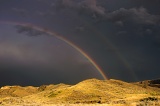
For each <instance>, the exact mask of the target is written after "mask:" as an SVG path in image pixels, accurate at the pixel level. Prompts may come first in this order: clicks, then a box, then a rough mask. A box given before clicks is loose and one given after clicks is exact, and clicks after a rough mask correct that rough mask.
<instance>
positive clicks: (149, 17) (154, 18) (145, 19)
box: [106, 7, 160, 25]
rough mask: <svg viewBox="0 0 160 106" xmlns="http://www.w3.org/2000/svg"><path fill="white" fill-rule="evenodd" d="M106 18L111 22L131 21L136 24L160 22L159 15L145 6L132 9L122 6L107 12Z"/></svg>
mask: <svg viewBox="0 0 160 106" xmlns="http://www.w3.org/2000/svg"><path fill="white" fill-rule="evenodd" d="M106 18H107V20H109V21H111V22H119V23H120V22H122V23H123V22H129V23H134V24H135V23H136V24H146V25H157V24H159V22H160V16H159V15H153V14H150V13H148V11H147V9H145V8H143V7H141V8H131V9H125V8H120V9H119V10H116V11H113V12H111V13H107V14H106ZM120 24H121V23H120Z"/></svg>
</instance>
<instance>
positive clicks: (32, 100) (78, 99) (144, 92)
mask: <svg viewBox="0 0 160 106" xmlns="http://www.w3.org/2000/svg"><path fill="white" fill-rule="evenodd" d="M155 82H156V81H149V80H147V81H141V82H137V83H127V82H123V81H120V80H115V79H110V80H97V79H88V80H85V81H82V82H79V83H78V84H76V85H66V84H57V85H54V84H51V85H42V86H40V87H32V86H27V87H21V86H5V87H1V89H0V104H2V105H9V104H12V105H13V104H14V105H20V106H21V105H22V104H23V105H24V104H26V105H27V104H28V105H42V104H43V105H49V104H108V105H109V104H110V105H111V104H121V105H130V104H135V106H138V105H141V104H144V103H147V104H148V103H150V106H151V104H155V105H156V104H157V106H159V105H160V104H159V102H158V101H159V99H160V88H158V87H157V86H154V87H153V85H156V84H157V82H156V83H155ZM141 106H143V105H141Z"/></svg>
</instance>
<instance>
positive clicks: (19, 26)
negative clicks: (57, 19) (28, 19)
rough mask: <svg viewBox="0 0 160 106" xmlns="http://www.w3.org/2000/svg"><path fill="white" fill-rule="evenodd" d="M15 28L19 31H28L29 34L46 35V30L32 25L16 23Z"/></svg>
mask: <svg viewBox="0 0 160 106" xmlns="http://www.w3.org/2000/svg"><path fill="white" fill-rule="evenodd" d="M15 28H16V29H17V32H18V33H26V34H27V35H28V36H39V35H46V33H45V32H44V31H38V30H35V29H33V28H32V26H22V25H16V26H15Z"/></svg>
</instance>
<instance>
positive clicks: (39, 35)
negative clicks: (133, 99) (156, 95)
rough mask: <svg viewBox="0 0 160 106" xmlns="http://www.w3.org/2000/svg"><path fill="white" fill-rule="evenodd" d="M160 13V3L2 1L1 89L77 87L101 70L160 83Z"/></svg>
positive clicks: (109, 75)
mask: <svg viewBox="0 0 160 106" xmlns="http://www.w3.org/2000/svg"><path fill="white" fill-rule="evenodd" d="M159 9H160V0H1V1H0V81H1V83H0V86H4V85H22V86H26V85H34V86H39V85H43V84H51V83H67V84H75V83H78V82H79V81H82V80H84V79H88V78H98V79H104V78H103V76H102V71H103V74H104V75H105V76H106V77H107V79H119V80H123V81H127V82H134V81H141V80H146V79H157V78H159V75H160V71H159V70H160V65H159V64H160V55H159V54H160V30H159V29H160V13H159ZM48 32H53V33H54V34H51V33H48ZM59 38H60V39H59ZM66 41H67V42H70V43H71V44H70V43H67V42H66ZM73 45H74V46H73ZM76 48H78V49H79V50H81V51H82V52H83V53H82V52H80V51H79V50H77V49H76ZM84 54H85V55H87V56H88V57H89V58H88V57H86V56H85V55H84ZM91 60H92V61H94V63H95V64H96V65H97V66H98V67H99V68H100V69H101V73H100V71H98V69H97V68H96V67H95V64H93V62H92V61H91Z"/></svg>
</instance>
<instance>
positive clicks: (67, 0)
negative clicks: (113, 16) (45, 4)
mask: <svg viewBox="0 0 160 106" xmlns="http://www.w3.org/2000/svg"><path fill="white" fill-rule="evenodd" d="M55 6H56V7H57V8H70V9H73V10H76V11H78V12H79V13H81V12H84V13H89V14H91V15H104V14H105V9H104V8H103V7H101V6H99V5H97V1H96V0H81V1H78V2H77V1H75V0H61V1H58V2H57V3H56V4H55Z"/></svg>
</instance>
